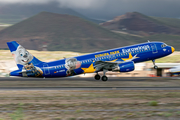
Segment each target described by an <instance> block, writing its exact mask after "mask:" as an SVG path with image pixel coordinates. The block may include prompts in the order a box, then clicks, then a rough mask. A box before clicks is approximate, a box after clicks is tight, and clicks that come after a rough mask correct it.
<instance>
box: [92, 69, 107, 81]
mask: <svg viewBox="0 0 180 120" xmlns="http://www.w3.org/2000/svg"><path fill="white" fill-rule="evenodd" d="M107 71H108V70H103V76H102V78H101V76H100V75H99V74H98V73H97V74H96V75H95V76H94V78H95V79H96V80H100V78H101V80H102V81H107V80H108V77H106V75H105V74H106V72H107Z"/></svg>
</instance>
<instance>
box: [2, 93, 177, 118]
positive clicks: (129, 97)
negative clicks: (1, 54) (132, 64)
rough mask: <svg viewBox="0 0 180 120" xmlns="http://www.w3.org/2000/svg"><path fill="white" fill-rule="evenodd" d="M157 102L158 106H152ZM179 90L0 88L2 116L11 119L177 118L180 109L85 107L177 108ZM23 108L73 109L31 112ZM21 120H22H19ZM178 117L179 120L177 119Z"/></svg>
mask: <svg viewBox="0 0 180 120" xmlns="http://www.w3.org/2000/svg"><path fill="white" fill-rule="evenodd" d="M150 101H157V103H158V105H157V106H151V105H149V102H150ZM179 105H180V91H126V90H115V91H107V90H106V91H79V90H74V91H70V90H66V91H58V90H53V91H35V90H34V91H0V110H2V111H14V112H13V113H6V112H4V113H2V112H1V114H0V118H2V119H3V120H11V117H10V114H13V115H14V116H15V115H16V114H18V115H22V116H23V119H24V120H30V119H31V120H32V119H33V120H42V119H43V120H123V119H126V120H130V119H133V120H134V119H137V120H139V119H140V118H144V119H145V118H146V117H148V118H147V120H148V119H149V120H150V118H154V119H155V118H167V117H173V118H178V117H179V116H180V112H178V111H168V112H158V111H156V112H155V111H151V110H150V111H134V112H132V111H129V112H118V111H114V112H108V111H99V112H96V111H94V112H93V111H92V112H86V111H83V110H100V109H102V110H109V109H178V108H179ZM21 109H22V110H74V111H73V112H70V111H66V112H65V111H64V112H62V111H49V112H48V111H44V112H42V111H41V112H40V111H36V112H35V111H29V112H21ZM19 120H20V119H19ZM175 120H176V119H175Z"/></svg>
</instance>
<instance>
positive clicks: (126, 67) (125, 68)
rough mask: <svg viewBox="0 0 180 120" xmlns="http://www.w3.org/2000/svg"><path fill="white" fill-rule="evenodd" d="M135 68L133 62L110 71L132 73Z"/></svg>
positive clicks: (122, 64)
mask: <svg viewBox="0 0 180 120" xmlns="http://www.w3.org/2000/svg"><path fill="white" fill-rule="evenodd" d="M134 68H135V66H134V62H133V61H130V62H125V63H121V64H119V65H117V66H116V67H115V68H113V69H112V71H113V72H130V71H133V70H134Z"/></svg>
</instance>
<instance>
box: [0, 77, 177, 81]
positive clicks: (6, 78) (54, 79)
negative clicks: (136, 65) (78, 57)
mask: <svg viewBox="0 0 180 120" xmlns="http://www.w3.org/2000/svg"><path fill="white" fill-rule="evenodd" d="M162 79H163V80H174V79H180V78H179V77H108V81H145V80H162ZM67 80H72V81H99V80H95V79H94V77H62V78H26V77H0V81H67ZM100 81H101V80H100Z"/></svg>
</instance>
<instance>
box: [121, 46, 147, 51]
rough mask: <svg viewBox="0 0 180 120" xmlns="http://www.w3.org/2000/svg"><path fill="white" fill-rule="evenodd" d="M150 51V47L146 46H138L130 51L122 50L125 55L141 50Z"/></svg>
mask: <svg viewBox="0 0 180 120" xmlns="http://www.w3.org/2000/svg"><path fill="white" fill-rule="evenodd" d="M148 49H150V46H149V45H144V46H138V47H134V48H130V49H122V52H123V53H130V52H134V51H139V50H148Z"/></svg>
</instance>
